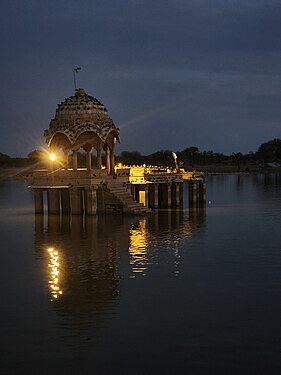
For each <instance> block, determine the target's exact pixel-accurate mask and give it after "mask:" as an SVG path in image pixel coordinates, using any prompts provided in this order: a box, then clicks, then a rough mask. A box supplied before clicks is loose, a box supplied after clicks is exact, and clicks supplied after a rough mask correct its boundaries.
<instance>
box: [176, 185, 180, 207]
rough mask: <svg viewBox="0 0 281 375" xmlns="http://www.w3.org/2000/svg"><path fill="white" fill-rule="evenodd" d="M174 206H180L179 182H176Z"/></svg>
mask: <svg viewBox="0 0 281 375" xmlns="http://www.w3.org/2000/svg"><path fill="white" fill-rule="evenodd" d="M175 198H176V200H175V201H176V207H180V182H176V197H175Z"/></svg>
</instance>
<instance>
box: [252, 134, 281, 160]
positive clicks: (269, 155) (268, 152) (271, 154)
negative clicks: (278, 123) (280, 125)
mask: <svg viewBox="0 0 281 375" xmlns="http://www.w3.org/2000/svg"><path fill="white" fill-rule="evenodd" d="M257 156H258V157H259V158H261V159H263V160H264V161H277V160H280V159H281V139H278V138H275V139H273V140H271V141H268V142H266V143H263V144H261V145H260V147H259V148H258V152H257Z"/></svg>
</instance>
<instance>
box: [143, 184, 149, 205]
mask: <svg viewBox="0 0 281 375" xmlns="http://www.w3.org/2000/svg"><path fill="white" fill-rule="evenodd" d="M144 190H145V207H148V199H149V198H148V184H146V185H145V186H144Z"/></svg>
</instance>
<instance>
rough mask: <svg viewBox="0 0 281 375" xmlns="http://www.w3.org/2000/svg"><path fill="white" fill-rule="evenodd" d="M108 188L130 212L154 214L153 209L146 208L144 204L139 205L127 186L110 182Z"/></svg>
mask: <svg viewBox="0 0 281 375" xmlns="http://www.w3.org/2000/svg"><path fill="white" fill-rule="evenodd" d="M107 188H108V189H109V191H110V192H111V194H114V195H115V197H116V198H117V199H118V200H119V201H120V202H121V203H123V205H124V206H126V207H127V209H128V210H129V212H132V213H135V214H146V213H150V212H152V209H151V208H148V207H145V206H144V205H143V204H142V203H138V202H136V201H135V200H134V199H133V196H132V195H131V193H130V191H128V190H127V189H126V187H125V186H123V185H122V184H120V183H118V182H115V181H114V182H110V183H108V185H107Z"/></svg>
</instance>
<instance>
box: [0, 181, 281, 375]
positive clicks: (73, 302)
mask: <svg viewBox="0 0 281 375" xmlns="http://www.w3.org/2000/svg"><path fill="white" fill-rule="evenodd" d="M26 187H27V185H26V184H25V183H24V182H13V181H6V182H4V183H1V184H0V209H1V214H0V235H1V263H0V293H1V294H0V296H1V310H0V327H1V340H0V374H191V375H193V374H195V375H196V374H200V375H201V374H202V375H207V374H212V375H213V374H226V375H227V374H235V375H236V374H239V375H240V374H245V375H246V374H247V375H248V374H255V375H259V374H262V375H264V374H270V375H275V374H278V375H279V374H280V373H281V292H280V291H281V176H279V175H249V176H247V175H245V176H240V177H237V176H213V177H209V178H208V182H207V192H208V197H207V207H206V209H205V210H202V209H201V210H197V211H196V210H188V209H187V208H186V209H185V210H184V211H183V212H178V211H174V212H172V213H170V214H169V213H168V212H159V213H158V214H156V215H152V216H151V217H148V218H133V217H118V216H116V217H110V216H104V217H99V218H96V217H94V218H87V220H85V219H83V218H80V217H73V218H72V219H71V218H69V217H63V218H59V217H56V216H53V217H50V218H49V219H48V218H47V217H45V218H42V217H40V216H38V217H36V218H35V216H34V215H33V196H32V192H31V191H29V190H28V189H27V188H26Z"/></svg>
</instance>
